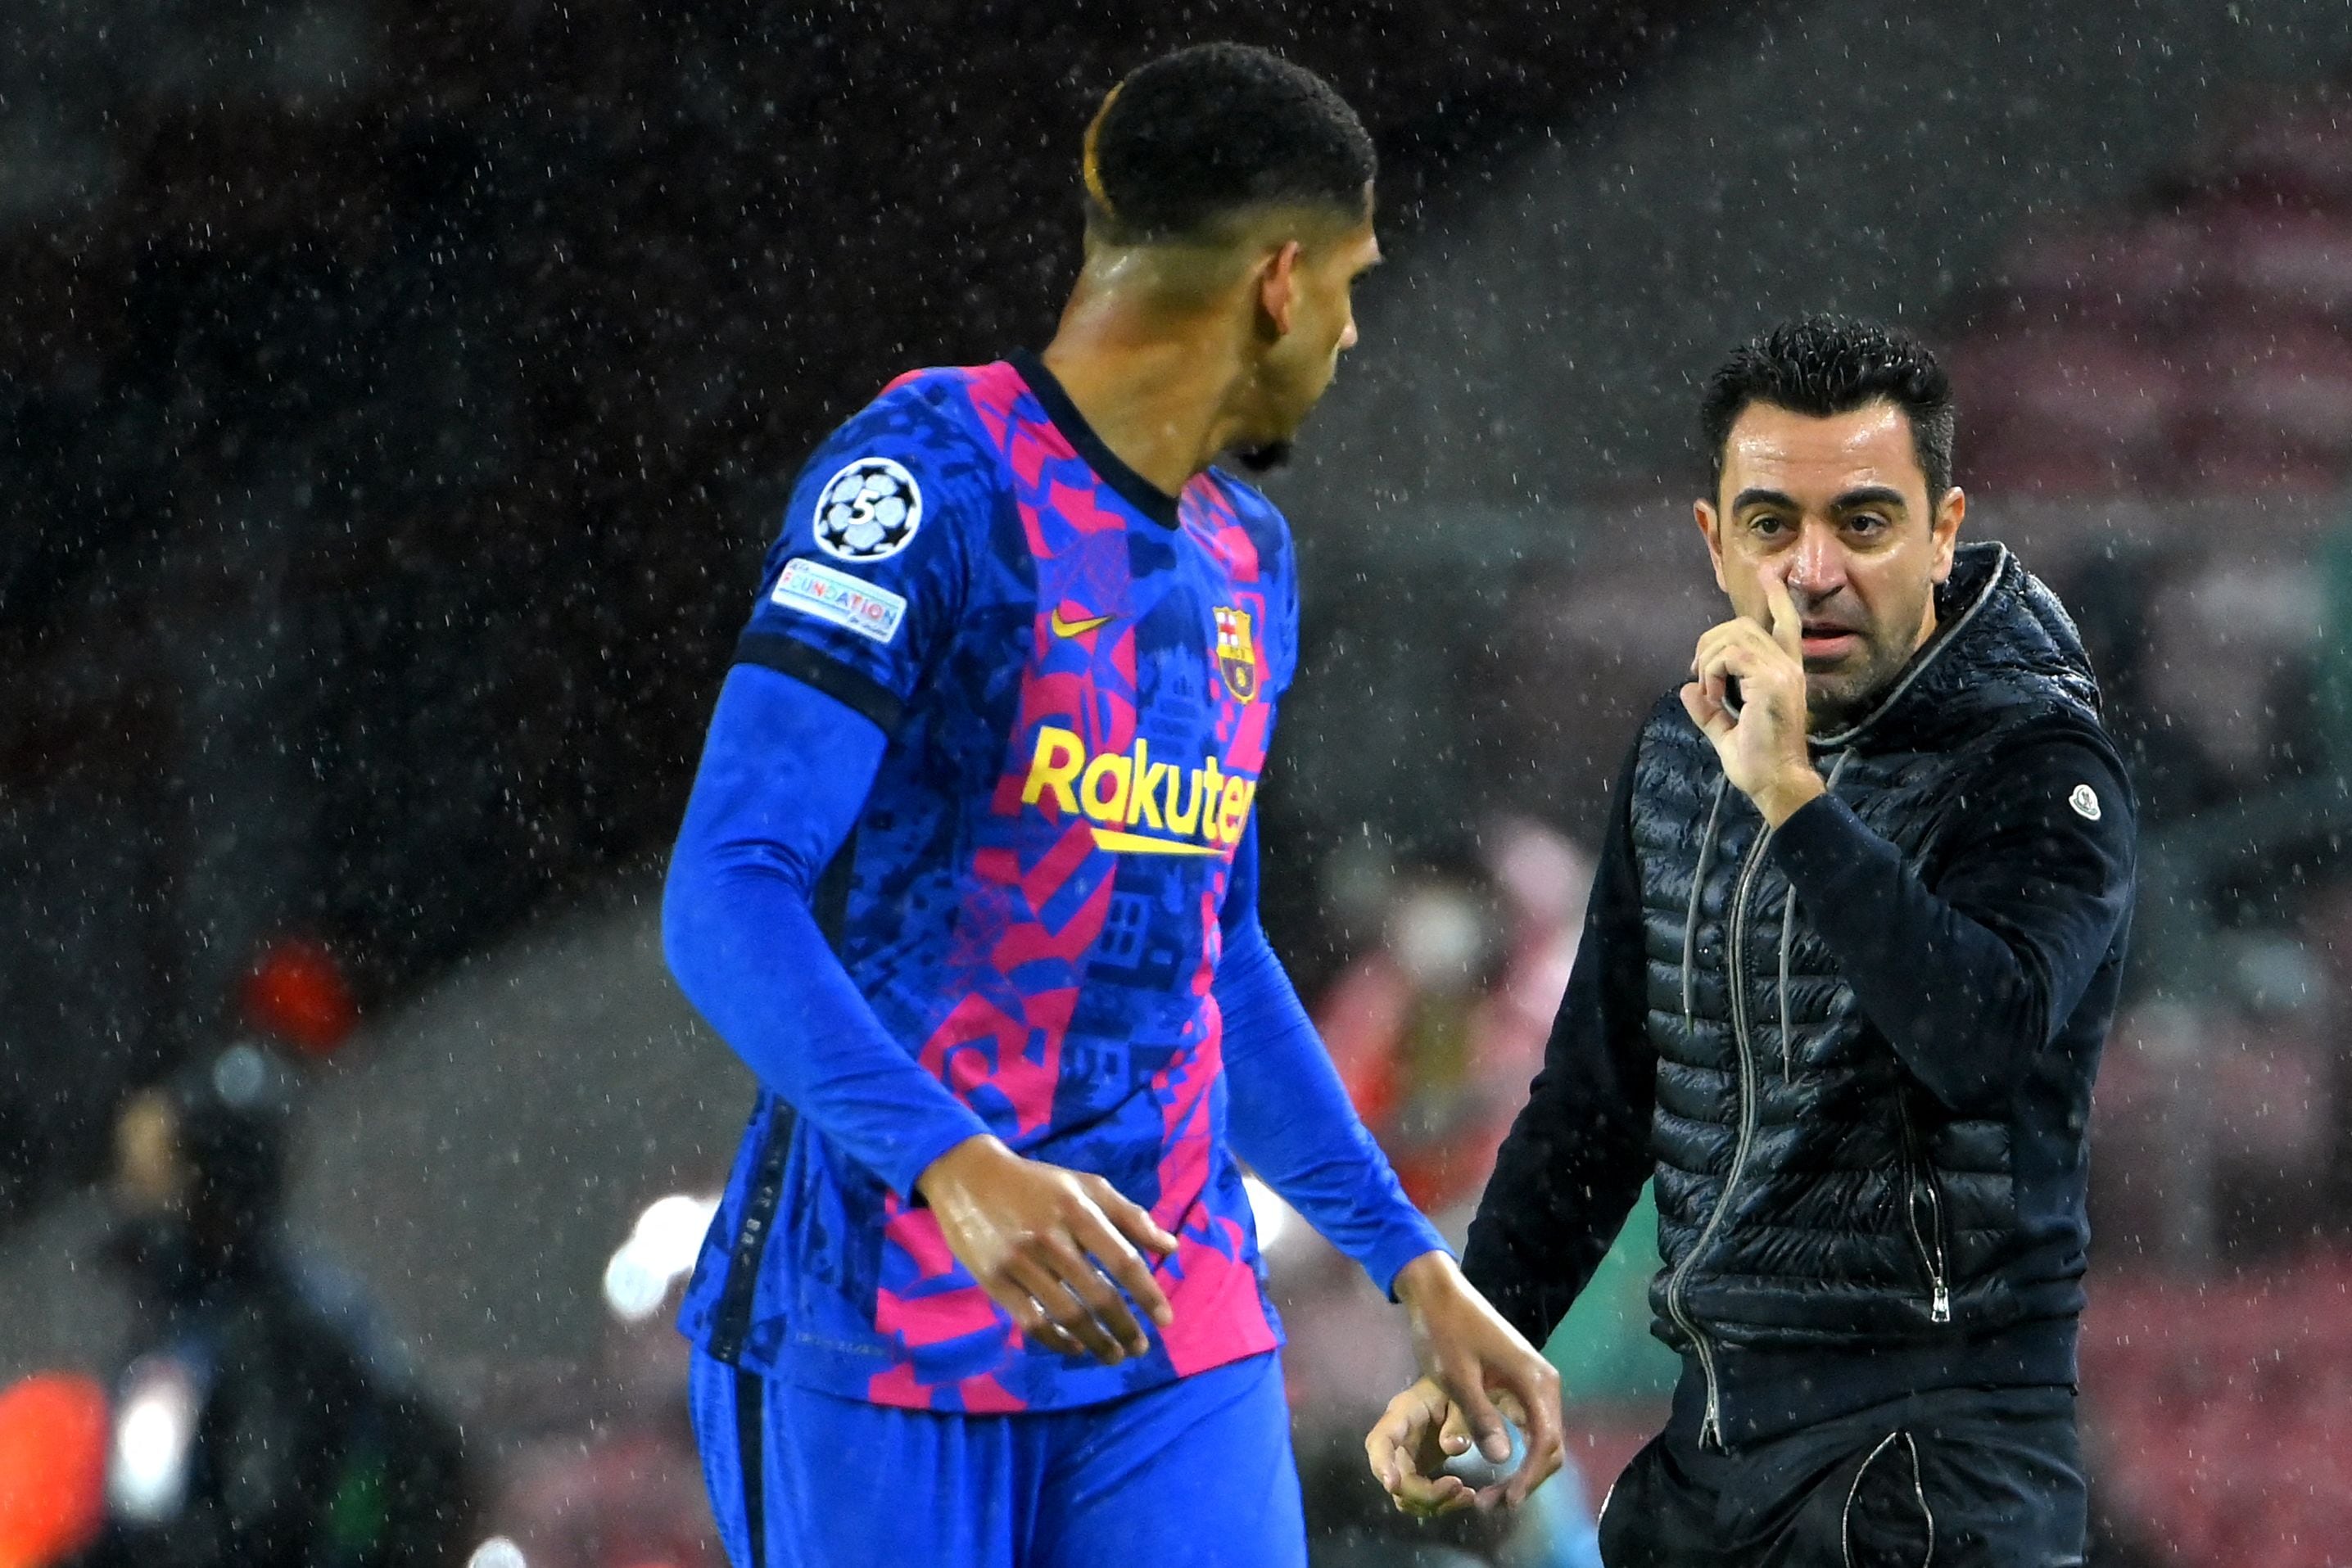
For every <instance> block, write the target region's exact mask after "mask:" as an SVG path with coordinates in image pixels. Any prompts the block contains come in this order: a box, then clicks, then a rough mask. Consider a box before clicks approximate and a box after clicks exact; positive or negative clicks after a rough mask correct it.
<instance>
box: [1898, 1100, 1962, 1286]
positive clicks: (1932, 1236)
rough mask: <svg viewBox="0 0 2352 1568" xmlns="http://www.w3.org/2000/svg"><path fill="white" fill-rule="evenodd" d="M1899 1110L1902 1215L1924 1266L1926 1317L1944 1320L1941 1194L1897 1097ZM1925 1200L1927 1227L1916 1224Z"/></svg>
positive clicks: (1946, 1272)
mask: <svg viewBox="0 0 2352 1568" xmlns="http://www.w3.org/2000/svg"><path fill="white" fill-rule="evenodd" d="M1897 1108H1898V1109H1899V1110H1900V1111H1901V1112H1902V1114H1903V1163H1904V1171H1903V1175H1904V1179H1905V1188H1906V1190H1905V1192H1904V1195H1903V1218H1905V1219H1906V1221H1907V1222H1908V1223H1909V1224H1910V1227H1911V1241H1912V1244H1913V1245H1914V1246H1916V1247H1917V1248H1918V1249H1919V1261H1920V1262H1921V1263H1922V1264H1924V1265H1925V1266H1926V1268H1927V1321H1928V1322H1938V1323H1948V1322H1951V1321H1952V1288H1951V1282H1950V1281H1951V1274H1950V1271H1949V1270H1948V1268H1947V1267H1946V1261H1947V1260H1946V1258H1945V1255H1944V1198H1943V1194H1941V1193H1940V1192H1938V1191H1937V1189H1936V1174H1935V1172H1934V1170H1933V1169H1932V1168H1930V1167H1929V1166H1928V1164H1927V1151H1926V1150H1924V1149H1923V1148H1921V1147H1920V1145H1919V1140H1918V1135H1917V1134H1916V1133H1915V1132H1914V1131H1913V1130H1912V1126H1911V1107H1910V1105H1909V1104H1908V1103H1903V1102H1901V1101H1898V1102H1897ZM1923 1197H1924V1198H1925V1199H1926V1200H1927V1229H1926V1231H1924V1232H1922V1231H1921V1229H1920V1228H1919V1203H1920V1200H1921V1199H1922V1198H1923Z"/></svg>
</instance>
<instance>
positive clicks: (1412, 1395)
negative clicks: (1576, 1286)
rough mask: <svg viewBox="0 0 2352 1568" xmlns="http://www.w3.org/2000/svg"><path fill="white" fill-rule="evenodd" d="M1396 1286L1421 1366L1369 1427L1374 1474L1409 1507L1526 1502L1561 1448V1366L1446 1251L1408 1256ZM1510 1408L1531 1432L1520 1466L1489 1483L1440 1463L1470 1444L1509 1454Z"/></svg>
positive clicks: (1439, 1509) (1496, 1461) (1500, 1457)
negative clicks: (1474, 1481) (1445, 1471)
mask: <svg viewBox="0 0 2352 1568" xmlns="http://www.w3.org/2000/svg"><path fill="white" fill-rule="evenodd" d="M1396 1291H1397V1299H1398V1300H1399V1301H1402V1302H1403V1303H1404V1308H1405V1316H1406V1320H1407V1322H1409V1323H1410V1324H1411V1325H1412V1346H1413V1354H1414V1355H1415V1356H1416V1357H1418V1358H1419V1360H1420V1362H1421V1364H1422V1369H1423V1377H1422V1379H1421V1381H1420V1382H1418V1383H1416V1384H1414V1385H1412V1387H1411V1388H1408V1389H1406V1390H1405V1391H1404V1392H1403V1393H1402V1394H1400V1395H1398V1396H1396V1398H1394V1399H1392V1400H1391V1401H1390V1402H1389V1407H1388V1409H1387V1411H1386V1412H1385V1413H1383V1414H1382V1416H1381V1419H1380V1421H1379V1422H1378V1423H1377V1424H1376V1425H1374V1427H1372V1430H1371V1433H1370V1436H1368V1437H1365V1439H1364V1457H1365V1458H1366V1459H1367V1460H1369V1461H1370V1465H1371V1468H1372V1474H1373V1476H1374V1477H1376V1478H1377V1479H1379V1481H1380V1483H1381V1485H1382V1486H1383V1487H1385V1488H1387V1489H1388V1492H1389V1496H1390V1497H1391V1499H1392V1500H1394V1501H1395V1503H1396V1506H1397V1507H1398V1508H1399V1509H1401V1510H1403V1511H1406V1512H1410V1513H1421V1514H1434V1513H1451V1512H1453V1511H1455V1510H1457V1509H1463V1508H1468V1507H1471V1506H1472V1505H1474V1504H1475V1505H1476V1506H1478V1507H1480V1508H1492V1507H1495V1506H1496V1505H1497V1504H1502V1505H1507V1506H1512V1507H1516V1506H1517V1505H1518V1504H1519V1503H1522V1502H1525V1501H1526V1500H1527V1499H1528V1493H1530V1492H1532V1491H1534V1490H1536V1488H1538V1487H1539V1486H1541V1485H1542V1484H1543V1483H1544V1482H1545V1481H1546V1480H1547V1479H1549V1478H1550V1476H1551V1474H1552V1472H1553V1471H1555V1470H1557V1469H1559V1467H1560V1464H1561V1461H1562V1459H1563V1458H1564V1457H1565V1446H1564V1440H1563V1438H1562V1437H1561V1434H1560V1419H1559V1373H1557V1372H1555V1371H1554V1370H1552V1365H1551V1364H1550V1363H1549V1362H1548V1361H1546V1360H1545V1359H1544V1358H1543V1356H1542V1354H1540V1353H1538V1351H1537V1349H1536V1348H1535V1346H1533V1345H1531V1344H1529V1343H1528V1342H1527V1339H1526V1337H1525V1336H1524V1335H1522V1334H1521V1333H1519V1331H1518V1330H1517V1329H1515V1328H1513V1327H1512V1326H1511V1325H1510V1324H1509V1323H1508V1322H1506V1321H1504V1318H1503V1315H1502V1314H1501V1313H1500V1312H1496V1311H1495V1309H1494V1308H1493V1307H1491V1306H1489V1305H1487V1303H1486V1297H1484V1296H1482V1295H1480V1294H1479V1293H1478V1292H1477V1291H1475V1290H1473V1289H1472V1288H1471V1286H1470V1282H1469V1281H1467V1280H1465V1279H1464V1278H1463V1277H1462V1270H1461V1269H1460V1268H1459V1267H1457V1266H1456V1265H1455V1263H1454V1260H1453V1259H1452V1258H1450V1257H1448V1256H1446V1255H1445V1254H1444V1253H1443V1252H1429V1253H1424V1254H1423V1255H1422V1256H1421V1257H1419V1258H1416V1259H1414V1260H1412V1262H1411V1263H1408V1264H1406V1265H1405V1267H1404V1271H1403V1272H1402V1273H1401V1274H1399V1275H1398V1276H1397V1281H1396ZM1506 1417H1508V1419H1509V1421H1510V1423H1511V1424H1512V1425H1516V1426H1517V1427H1518V1428H1519V1430H1520V1432H1521V1433H1522V1435H1523V1436H1524V1437H1525V1438H1526V1442H1527V1453H1526V1457H1525V1458H1522V1459H1521V1460H1520V1461H1519V1464H1518V1467H1517V1469H1514V1470H1512V1471H1511V1472H1510V1474H1508V1475H1507V1476H1505V1477H1503V1478H1502V1479H1499V1480H1497V1481H1495V1482H1493V1483H1491V1484H1489V1485H1487V1486H1485V1487H1473V1486H1471V1485H1470V1483H1469V1482H1467V1481H1465V1480H1464V1479H1462V1478H1461V1477H1459V1476H1448V1475H1441V1474H1440V1473H1439V1468H1440V1467H1441V1466H1442V1465H1444V1462H1445V1461H1446V1460H1447V1459H1449V1458H1455V1457H1458V1456H1460V1455H1462V1454H1465V1453H1467V1452H1468V1451H1469V1450H1470V1449H1471V1448H1472V1447H1473V1446H1474V1445H1475V1447H1476V1448H1477V1449H1478V1451H1479V1453H1480V1455H1481V1456H1482V1457H1483V1458H1486V1461H1487V1462H1488V1463H1489V1464H1492V1465H1500V1464H1503V1463H1505V1462H1507V1460H1508V1459H1509V1458H1510V1457H1511V1434H1510V1428H1509V1427H1507V1426H1506V1425H1505V1418H1506Z"/></svg>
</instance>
